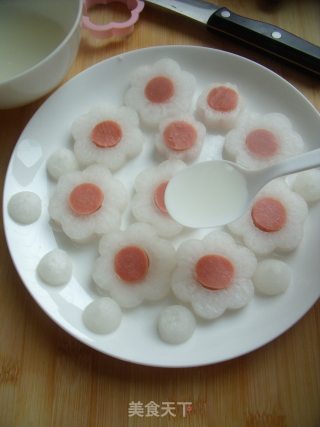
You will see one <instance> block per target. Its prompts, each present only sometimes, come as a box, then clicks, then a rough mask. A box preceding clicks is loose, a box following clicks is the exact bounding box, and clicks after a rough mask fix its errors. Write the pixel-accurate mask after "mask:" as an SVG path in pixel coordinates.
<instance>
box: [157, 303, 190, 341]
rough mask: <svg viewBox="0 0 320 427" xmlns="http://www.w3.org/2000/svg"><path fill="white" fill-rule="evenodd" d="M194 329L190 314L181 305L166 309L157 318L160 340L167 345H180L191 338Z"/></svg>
mask: <svg viewBox="0 0 320 427" xmlns="http://www.w3.org/2000/svg"><path fill="white" fill-rule="evenodd" d="M195 327H196V321H195V317H194V315H193V314H192V312H191V311H190V310H189V309H187V308H186V307H184V306H182V305H171V306H169V307H166V308H165V309H164V310H162V312H161V313H160V315H159V318H158V332H159V335H160V338H161V339H162V340H163V341H165V342H167V343H169V344H181V343H183V342H185V341H187V340H188V339H190V338H191V336H192V334H193V332H194V330H195Z"/></svg>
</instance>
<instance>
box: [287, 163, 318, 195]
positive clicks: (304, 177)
mask: <svg viewBox="0 0 320 427" xmlns="http://www.w3.org/2000/svg"><path fill="white" fill-rule="evenodd" d="M292 190H293V191H295V192H296V193H298V194H300V196H302V197H303V198H304V199H305V201H306V202H317V201H319V200H320V170H319V169H310V170H307V171H304V172H300V173H298V174H297V175H296V177H295V179H294V181H293V184H292Z"/></svg>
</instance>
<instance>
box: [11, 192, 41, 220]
mask: <svg viewBox="0 0 320 427" xmlns="http://www.w3.org/2000/svg"><path fill="white" fill-rule="evenodd" d="M8 212H9V215H10V216H11V218H12V219H13V220H14V221H16V222H18V223H20V224H25V225H26V224H32V223H33V222H35V221H37V220H38V219H39V218H40V215H41V199H40V197H39V196H38V195H37V194H36V193H33V192H32V191H21V192H19V193H16V194H14V195H13V196H12V197H11V199H10V200H9V203H8Z"/></svg>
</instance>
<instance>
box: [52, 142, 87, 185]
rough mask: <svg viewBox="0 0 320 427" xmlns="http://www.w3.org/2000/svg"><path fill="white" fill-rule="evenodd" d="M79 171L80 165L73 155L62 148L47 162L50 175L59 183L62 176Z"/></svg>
mask: <svg viewBox="0 0 320 427" xmlns="http://www.w3.org/2000/svg"><path fill="white" fill-rule="evenodd" d="M78 169H79V164H78V162H77V159H76V157H75V155H74V153H73V151H71V150H69V149H68V148H60V149H59V150H57V151H55V152H54V153H52V154H51V156H50V157H49V158H48V160H47V171H48V174H49V175H50V176H51V178H53V179H54V180H56V181H58V179H59V178H60V176H61V175H63V174H65V173H67V172H73V171H75V170H78Z"/></svg>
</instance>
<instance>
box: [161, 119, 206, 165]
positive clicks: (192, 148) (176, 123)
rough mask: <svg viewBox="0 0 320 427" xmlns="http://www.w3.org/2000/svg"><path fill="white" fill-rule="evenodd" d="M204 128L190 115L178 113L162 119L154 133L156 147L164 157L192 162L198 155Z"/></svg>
mask: <svg viewBox="0 0 320 427" xmlns="http://www.w3.org/2000/svg"><path fill="white" fill-rule="evenodd" d="M205 136H206V128H205V127H204V125H203V123H201V122H198V121H197V120H195V119H194V117H193V116H191V115H186V114H184V115H178V116H174V117H170V118H167V119H164V120H162V121H161V122H160V124H159V133H158V134H157V135H156V140H155V145H156V149H157V150H158V152H159V153H160V154H162V156H163V157H165V158H166V159H180V160H183V161H185V162H192V161H193V160H195V159H196V158H197V157H199V155H200V152H201V149H202V145H203V141H204V139H205Z"/></svg>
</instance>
